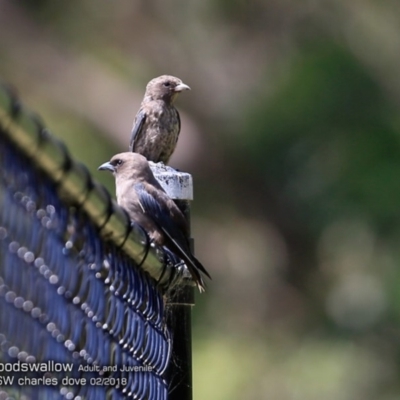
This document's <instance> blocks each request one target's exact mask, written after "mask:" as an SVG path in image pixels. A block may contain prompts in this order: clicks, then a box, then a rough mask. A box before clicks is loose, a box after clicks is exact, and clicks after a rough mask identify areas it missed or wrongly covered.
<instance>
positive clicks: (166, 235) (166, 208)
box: [98, 152, 211, 292]
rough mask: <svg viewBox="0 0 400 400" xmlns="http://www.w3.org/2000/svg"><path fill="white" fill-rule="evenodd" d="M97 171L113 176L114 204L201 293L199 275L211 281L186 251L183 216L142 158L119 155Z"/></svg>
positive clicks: (203, 287) (203, 285)
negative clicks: (175, 259) (180, 265)
mask: <svg viewBox="0 0 400 400" xmlns="http://www.w3.org/2000/svg"><path fill="white" fill-rule="evenodd" d="M98 169H99V170H108V171H111V172H112V173H113V175H114V177H115V186H116V194H117V202H118V204H119V205H120V206H121V207H122V208H124V209H125V210H126V211H127V212H128V214H129V216H130V218H131V220H133V221H135V222H137V223H138V224H139V225H141V226H142V227H143V228H144V229H145V230H146V232H147V233H148V235H149V237H150V238H151V239H152V240H153V241H154V242H155V243H156V244H157V245H159V246H165V247H167V248H168V249H169V250H171V251H172V252H173V253H175V254H176V255H177V256H179V257H180V258H181V259H182V260H183V261H184V262H185V264H186V266H187V268H188V270H189V272H190V274H191V276H192V279H193V281H194V282H195V283H196V285H197V287H198V288H199V290H200V292H203V291H204V290H205V284H204V281H203V278H202V274H204V275H206V276H207V277H209V278H211V277H210V275H209V274H208V272H207V271H206V269H205V268H204V267H203V265H202V264H201V263H200V262H199V261H198V260H197V258H196V257H195V256H194V255H193V254H192V252H191V250H190V244H189V227H188V224H187V221H186V219H185V217H184V215H183V214H182V212H181V211H180V209H179V208H178V206H177V205H176V204H175V203H174V201H173V200H172V199H171V198H170V197H169V196H168V195H167V194H166V193H165V191H164V189H163V188H162V187H161V186H160V184H159V183H158V181H157V179H156V178H155V177H154V175H153V172H152V171H151V169H150V166H149V163H148V161H147V160H146V158H145V157H143V156H142V155H140V154H137V153H129V152H126V153H120V154H116V155H115V156H113V157H112V158H111V160H110V161H109V162H106V163H104V164H102V165H101V166H100V167H99V168H98Z"/></svg>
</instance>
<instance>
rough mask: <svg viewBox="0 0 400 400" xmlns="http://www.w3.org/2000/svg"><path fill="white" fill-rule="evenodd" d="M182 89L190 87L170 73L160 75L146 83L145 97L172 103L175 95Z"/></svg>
mask: <svg viewBox="0 0 400 400" xmlns="http://www.w3.org/2000/svg"><path fill="white" fill-rule="evenodd" d="M183 90H190V87H189V86H188V85H186V84H184V83H183V82H182V81H181V80H180V79H179V78H176V77H174V76H171V75H161V76H159V77H158V78H154V79H152V80H151V81H150V82H149V83H148V84H147V86H146V94H145V99H147V100H164V101H165V102H167V103H171V104H172V103H173V102H174V100H175V99H176V97H177V95H178V94H179V93H180V92H182V91H183Z"/></svg>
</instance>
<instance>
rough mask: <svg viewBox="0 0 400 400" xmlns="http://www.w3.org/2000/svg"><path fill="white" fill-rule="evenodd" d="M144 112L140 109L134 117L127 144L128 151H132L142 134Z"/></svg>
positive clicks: (144, 118)
mask: <svg viewBox="0 0 400 400" xmlns="http://www.w3.org/2000/svg"><path fill="white" fill-rule="evenodd" d="M146 116H147V115H146V112H145V111H144V110H143V109H140V110H139V111H138V113H137V114H136V117H135V122H134V124H133V128H132V133H131V140H130V142H129V151H133V148H134V146H135V142H137V141H138V138H139V136H140V134H141V132H142V128H143V125H144V123H145V121H146Z"/></svg>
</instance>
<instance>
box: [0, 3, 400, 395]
mask: <svg viewBox="0 0 400 400" xmlns="http://www.w3.org/2000/svg"><path fill="white" fill-rule="evenodd" d="M399 65H400V3H399V2H398V1H396V0H381V1H380V2H377V1H375V0H374V1H372V0H371V1H369V0H355V1H347V0H321V1H319V2H317V1H312V0H309V1H296V0H283V1H282V0H281V1H276V0H275V1H274V0H247V1H244V0H143V1H133V0H119V1H114V2H111V1H106V0H97V1H96V2H94V1H89V0H69V1H59V0H29V1H23V0H13V1H11V0H0V77H1V79H2V80H3V81H6V82H8V83H11V84H12V85H14V86H15V87H16V88H17V89H18V91H19V94H20V96H21V98H22V99H23V100H24V102H25V104H27V106H28V107H29V108H31V109H33V110H35V111H37V112H38V113H39V114H40V115H41V116H42V117H43V119H44V120H45V123H46V125H47V126H48V127H49V128H50V130H51V131H52V132H54V134H55V135H57V136H59V137H61V138H62V139H63V140H64V141H65V142H66V143H67V145H68V146H69V149H70V152H71V154H72V155H73V156H74V158H76V159H78V160H81V161H83V162H85V163H86V164H87V165H88V167H89V168H90V170H91V171H92V173H93V175H94V177H95V178H96V179H97V180H99V181H102V182H103V183H104V184H106V185H107V187H108V188H109V189H110V191H111V192H112V193H114V184H113V181H112V177H111V176H108V175H107V174H101V173H99V172H98V171H97V170H96V168H97V166H98V165H100V164H101V163H102V162H104V161H106V160H108V159H109V158H110V157H111V155H113V154H114V153H116V152H119V151H125V150H127V146H128V141H129V136H130V130H131V124H132V120H133V117H134V115H135V114H136V111H137V109H138V107H139V104H140V101H141V98H142V96H143V93H144V88H145V85H146V83H147V82H148V81H149V80H150V79H152V78H154V77H156V76H158V75H161V74H172V75H176V76H178V77H179V78H181V79H182V80H183V81H184V82H185V83H187V84H188V85H189V86H191V88H192V91H191V92H186V93H183V94H182V95H181V96H180V97H179V99H178V101H177V107H178V109H179V110H180V112H181V116H182V131H181V138H180V141H179V146H178V149H177V151H176V153H175V154H174V156H173V158H172V160H171V165H172V166H173V167H175V168H178V169H180V170H184V171H188V172H190V173H192V175H193V177H194V182H195V201H194V203H193V218H192V225H193V236H194V237H195V240H196V253H197V255H198V257H199V259H200V260H201V261H202V262H203V264H204V265H205V266H206V267H207V269H208V270H209V271H210V273H211V275H212V276H213V281H212V282H211V283H210V284H209V290H208V292H207V293H206V294H204V295H201V296H198V297H197V306H196V307H195V309H194V327H193V331H194V349H193V352H194V353H193V358H194V399H195V400H201V399H214V400H228V399H229V400H234V399H250V400H251V399H274V400H303V399H304V400H314V399H315V400H320V399H324V400H331V399H332V400H333V399H334V400H347V399H348V400H358V399H360V400H369V399H371V400H372V399H373V400H376V399H380V400H395V399H399V398H400V329H399V318H400V290H399V287H400V269H399V261H400V245H399V243H400V184H399V179H400V117H399V109H400V74H399Z"/></svg>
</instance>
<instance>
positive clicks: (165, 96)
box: [129, 75, 190, 164]
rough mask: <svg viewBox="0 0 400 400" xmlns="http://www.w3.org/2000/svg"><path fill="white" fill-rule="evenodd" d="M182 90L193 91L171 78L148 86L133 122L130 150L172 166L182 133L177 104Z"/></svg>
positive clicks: (168, 77)
mask: <svg viewBox="0 0 400 400" xmlns="http://www.w3.org/2000/svg"><path fill="white" fill-rule="evenodd" d="M182 90H190V87H189V86H188V85H185V84H184V83H183V82H182V81H181V80H180V79H178V78H175V77H174V76H170V75H162V76H159V77H158V78H154V79H152V80H151V81H150V82H149V83H148V84H147V87H146V93H145V94H144V98H143V101H142V104H141V106H140V109H139V111H138V113H137V114H136V117H135V120H134V121H133V128H132V134H131V140H130V144H129V151H133V152H135V153H139V154H141V155H143V156H145V157H146V158H147V159H148V160H149V161H153V162H155V163H158V162H163V163H164V164H167V163H168V161H169V159H170V157H171V155H172V153H173V152H174V150H175V147H176V143H177V141H178V137H179V132H180V130H181V120H180V117H179V113H178V111H177V109H176V108H175V107H174V101H175V99H176V97H177V96H178V94H179V93H180V92H182Z"/></svg>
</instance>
